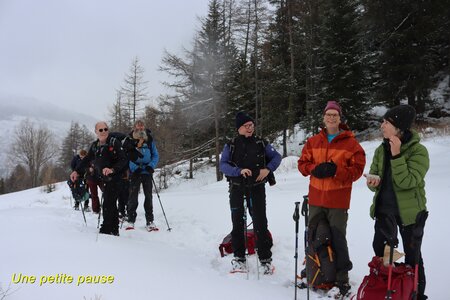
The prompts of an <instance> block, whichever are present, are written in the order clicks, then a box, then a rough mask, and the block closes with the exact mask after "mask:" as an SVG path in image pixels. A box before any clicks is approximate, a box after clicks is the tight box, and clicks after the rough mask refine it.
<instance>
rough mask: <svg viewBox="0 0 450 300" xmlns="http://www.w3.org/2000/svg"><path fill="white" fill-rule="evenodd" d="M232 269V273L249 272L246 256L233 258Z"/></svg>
mask: <svg viewBox="0 0 450 300" xmlns="http://www.w3.org/2000/svg"><path fill="white" fill-rule="evenodd" d="M231 266H232V268H231V271H230V273H247V272H248V268H247V263H246V260H245V258H234V259H232V260H231Z"/></svg>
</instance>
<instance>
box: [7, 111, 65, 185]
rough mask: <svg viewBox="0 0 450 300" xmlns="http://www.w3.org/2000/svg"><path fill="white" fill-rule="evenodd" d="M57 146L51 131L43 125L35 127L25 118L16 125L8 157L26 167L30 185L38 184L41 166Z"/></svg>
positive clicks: (51, 155) (49, 158) (54, 153)
mask: <svg viewBox="0 0 450 300" xmlns="http://www.w3.org/2000/svg"><path fill="white" fill-rule="evenodd" d="M58 150H59V149H58V147H57V146H56V143H55V141H54V139H53V137H52V135H51V132H50V131H49V130H48V129H47V128H46V127H45V126H44V125H39V127H36V126H35V124H33V122H31V121H30V120H29V119H25V120H23V121H22V122H20V124H19V125H18V126H17V127H16V129H15V135H14V141H13V144H12V148H11V152H10V153H9V156H10V159H11V161H12V162H15V163H16V164H23V165H25V166H26V167H27V168H28V172H29V175H30V184H31V187H36V186H38V185H39V179H40V175H41V171H42V167H43V166H44V165H45V164H46V163H47V162H49V161H50V160H51V159H52V158H55V157H56V154H57V152H58Z"/></svg>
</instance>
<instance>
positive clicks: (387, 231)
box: [380, 215, 398, 300]
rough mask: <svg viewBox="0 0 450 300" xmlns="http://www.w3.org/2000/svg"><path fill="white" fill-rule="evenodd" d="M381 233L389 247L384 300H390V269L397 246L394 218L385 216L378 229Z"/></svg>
mask: <svg viewBox="0 0 450 300" xmlns="http://www.w3.org/2000/svg"><path fill="white" fill-rule="evenodd" d="M380 231H381V233H382V234H383V235H384V237H385V238H386V242H387V244H388V245H389V247H390V249H389V267H388V282H387V291H386V297H384V299H387V300H391V299H392V292H393V290H392V268H393V264H394V262H393V260H394V248H397V246H398V239H397V221H396V220H395V217H394V216H392V215H387V216H386V217H385V219H384V223H383V226H382V227H381V228H380Z"/></svg>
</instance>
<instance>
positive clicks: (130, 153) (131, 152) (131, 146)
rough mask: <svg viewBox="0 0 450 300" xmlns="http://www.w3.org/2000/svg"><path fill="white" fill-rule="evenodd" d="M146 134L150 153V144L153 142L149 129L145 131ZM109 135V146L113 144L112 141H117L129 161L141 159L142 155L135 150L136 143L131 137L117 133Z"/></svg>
mask: <svg viewBox="0 0 450 300" xmlns="http://www.w3.org/2000/svg"><path fill="white" fill-rule="evenodd" d="M146 133H147V141H146V143H147V145H148V147H149V149H150V151H152V147H151V146H150V145H151V143H152V142H153V137H152V135H151V131H150V130H149V129H146ZM109 135H110V136H111V141H110V144H111V145H112V144H114V139H117V140H119V141H120V143H121V144H122V149H123V150H124V151H125V153H126V155H127V157H128V159H129V160H131V161H136V160H137V159H138V158H140V157H142V154H141V153H140V152H139V151H138V150H137V149H136V141H135V140H134V139H133V138H132V137H130V136H129V135H126V134H124V133H121V132H117V131H114V132H111V133H110V134H109ZM152 155H153V153H152Z"/></svg>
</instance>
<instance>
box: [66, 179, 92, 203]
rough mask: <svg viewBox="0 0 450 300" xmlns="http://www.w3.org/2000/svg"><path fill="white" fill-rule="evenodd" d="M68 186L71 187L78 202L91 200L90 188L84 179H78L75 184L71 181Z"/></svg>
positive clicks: (68, 181)
mask: <svg viewBox="0 0 450 300" xmlns="http://www.w3.org/2000/svg"><path fill="white" fill-rule="evenodd" d="M67 185H68V186H69V187H70V191H71V192H72V197H73V199H74V200H75V201H76V202H82V201H86V200H89V192H88V187H87V184H86V182H85V181H84V180H83V179H77V180H75V181H74V182H73V181H72V180H70V179H69V180H67Z"/></svg>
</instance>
